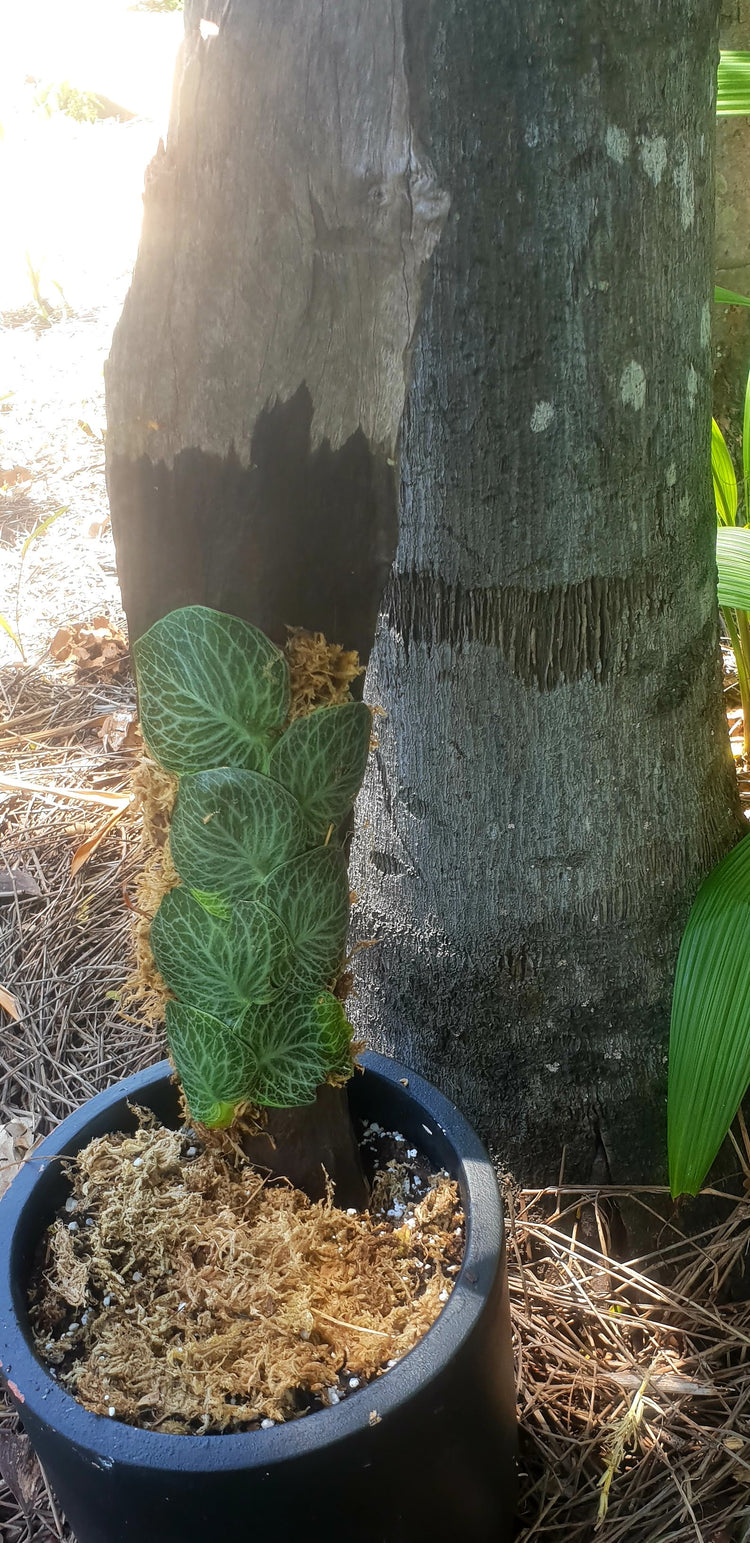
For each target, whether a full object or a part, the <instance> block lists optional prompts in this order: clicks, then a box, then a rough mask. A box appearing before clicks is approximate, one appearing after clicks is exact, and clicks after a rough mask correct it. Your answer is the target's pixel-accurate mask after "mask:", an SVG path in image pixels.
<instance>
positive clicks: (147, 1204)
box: [32, 1115, 463, 1433]
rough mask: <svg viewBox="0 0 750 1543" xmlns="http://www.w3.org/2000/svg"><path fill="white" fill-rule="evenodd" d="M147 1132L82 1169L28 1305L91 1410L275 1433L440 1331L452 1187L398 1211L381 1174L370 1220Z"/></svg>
mask: <svg viewBox="0 0 750 1543" xmlns="http://www.w3.org/2000/svg"><path fill="white" fill-rule="evenodd" d="M142 1120H143V1123H142V1124H141V1126H140V1128H139V1129H138V1131H137V1132H136V1133H135V1135H131V1136H124V1135H119V1134H118V1135H114V1136H108V1137H104V1138H101V1139H100V1140H96V1141H93V1142H91V1144H90V1145H89V1146H88V1147H87V1148H86V1149H85V1151H84V1152H83V1153H81V1154H80V1156H79V1158H78V1159H77V1164H76V1168H75V1173H74V1178H73V1193H72V1197H71V1199H69V1200H68V1202H67V1209H66V1210H65V1212H64V1213H62V1215H61V1217H60V1218H59V1219H58V1220H57V1221H56V1222H55V1223H54V1224H53V1226H52V1228H51V1229H50V1233H49V1235H48V1245H47V1253H46V1259H45V1263H44V1267H43V1275H42V1277H41V1279H40V1284H39V1286H38V1288H37V1291H36V1297H37V1300H36V1302H35V1304H34V1306H33V1307H32V1318H33V1320H34V1325H35V1333H36V1337H37V1342H38V1345H39V1349H40V1352H41V1354H42V1356H43V1357H44V1359H46V1360H47V1361H48V1362H49V1363H51V1364H52V1365H54V1366H56V1367H57V1375H58V1378H59V1381H60V1383H61V1384H62V1385H63V1386H65V1387H67V1388H68V1389H69V1390H70V1391H71V1392H72V1393H74V1394H75V1396H76V1397H77V1398H78V1399H79V1400H80V1401H81V1402H82V1403H83V1404H85V1406H86V1407H87V1408H89V1409H92V1410H94V1411H95V1412H96V1413H99V1414H107V1413H110V1414H111V1413H112V1412H113V1411H114V1413H115V1414H116V1416H117V1418H118V1419H120V1420H124V1421H126V1422H128V1423H131V1424H138V1425H143V1426H146V1427H147V1428H158V1429H159V1430H162V1431H174V1432H178V1433H179V1432H186V1433H187V1432H191V1431H201V1432H205V1431H222V1430H232V1429H233V1430H237V1429H247V1428H248V1426H250V1427H253V1426H254V1425H255V1424H256V1423H257V1422H259V1421H260V1420H262V1419H271V1420H274V1421H284V1420H288V1419H290V1418H295V1417H298V1416H299V1415H300V1414H302V1413H305V1412H307V1411H308V1410H309V1409H310V1408H311V1407H312V1408H315V1407H320V1406H321V1405H326V1404H330V1403H335V1402H337V1401H338V1398H339V1397H341V1396H345V1395H346V1393H347V1392H348V1391H349V1389H350V1379H358V1382H359V1384H364V1383H366V1382H368V1381H370V1380H371V1379H373V1378H375V1377H377V1375H378V1374H379V1373H380V1372H381V1371H382V1370H383V1369H384V1368H385V1367H386V1366H387V1365H388V1364H389V1363H392V1362H393V1361H394V1360H395V1359H398V1358H399V1357H401V1356H403V1355H404V1354H405V1353H406V1352H407V1351H408V1350H410V1349H411V1348H412V1346H413V1345H414V1344H416V1342H417V1341H418V1340H419V1339H420V1338H421V1336H422V1335H423V1334H424V1333H425V1332H426V1330H427V1329H428V1328H429V1327H430V1325H431V1324H432V1323H433V1322H434V1320H435V1318H436V1317H437V1315H438V1313H439V1312H440V1309H441V1306H442V1303H443V1301H445V1300H446V1297H447V1294H448V1293H449V1292H450V1289H451V1286H452V1284H453V1279H454V1277H455V1274H456V1272H457V1267H458V1264H459V1263H460V1259H461V1255H462V1251H463V1230H462V1223H463V1217H462V1214H461V1212H460V1209H459V1200H458V1194H457V1190H456V1186H455V1184H454V1183H453V1182H452V1181H451V1180H449V1179H448V1177H447V1176H446V1175H444V1174H443V1175H437V1176H435V1177H434V1178H433V1179H432V1180H431V1181H430V1184H429V1187H427V1186H425V1189H424V1190H423V1191H422V1193H423V1194H424V1198H423V1199H422V1200H421V1201H419V1202H417V1201H416V1200H414V1199H412V1200H411V1201H409V1200H408V1199H407V1198H406V1197H407V1196H408V1193H409V1187H408V1185H407V1186H405V1185H404V1177H405V1175H406V1173H407V1170H406V1169H405V1168H404V1169H403V1171H402V1169H401V1167H399V1166H397V1165H393V1166H392V1167H391V1168H390V1170H389V1172H388V1173H387V1174H386V1175H385V1176H384V1177H382V1178H381V1179H380V1180H379V1181H377V1183H376V1185H375V1189H374V1194H375V1200H374V1202H373V1208H372V1210H371V1211H370V1212H369V1213H363V1214H360V1213H349V1212H345V1211H342V1210H339V1209H338V1208H337V1207H336V1206H335V1205H333V1203H332V1201H331V1200H330V1198H329V1200H328V1201H327V1202H326V1203H319V1204H314V1203H312V1202H311V1201H309V1200H308V1199H307V1198H306V1196H305V1195H303V1194H301V1193H300V1191H299V1190H294V1189H292V1188H290V1187H289V1186H287V1185H284V1184H283V1183H282V1184H277V1185H271V1184H267V1183H266V1182H265V1180H264V1177H263V1175H262V1174H261V1173H259V1172H258V1170H257V1169H255V1168H253V1167H251V1166H250V1165H249V1164H248V1163H247V1161H246V1160H243V1158H242V1155H241V1154H240V1153H239V1151H238V1149H237V1146H236V1144H234V1143H232V1142H231V1141H227V1142H222V1140H221V1139H220V1138H218V1137H217V1136H216V1134H215V1135H214V1139H213V1140H212V1142H211V1144H210V1145H207V1146H205V1147H204V1146H202V1145H199V1144H198V1141H197V1139H196V1138H195V1136H194V1133H193V1132H190V1133H186V1132H185V1131H184V1130H183V1131H173V1130H167V1129H165V1128H164V1127H162V1126H161V1125H159V1124H158V1122H157V1121H156V1120H155V1119H154V1117H153V1116H149V1115H142ZM378 1185H379V1186H380V1189H379V1191H378ZM399 1195H400V1196H401V1203H400V1204H399V1205H398V1206H396V1207H395V1210H396V1212H397V1217H396V1219H395V1220H394V1219H392V1218H391V1217H389V1216H388V1215H387V1214H386V1208H390V1207H391V1206H392V1205H393V1200H394V1197H396V1196H399ZM404 1203H405V1208H404ZM71 1229H72V1230H71ZM71 1319H72V1322H71Z"/></svg>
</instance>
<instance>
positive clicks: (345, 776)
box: [268, 702, 372, 836]
mask: <svg viewBox="0 0 750 1543" xmlns="http://www.w3.org/2000/svg"><path fill="white" fill-rule="evenodd" d="M371 732H372V717H371V714H370V709H369V707H366V706H365V704H364V702H343V703H342V704H341V705H340V706H339V707H319V708H317V709H316V711H315V712H313V713H310V714H309V716H308V717H307V718H297V719H296V720H295V722H294V723H292V724H290V726H289V728H288V729H287V731H286V733H285V734H284V735H282V737H281V739H280V740H278V742H277V744H276V745H275V746H274V749H273V751H272V753H271V759H270V761H269V765H268V770H269V773H270V775H271V776H272V777H276V778H277V779H278V781H279V782H282V783H283V784H284V787H285V788H289V790H290V791H291V792H292V793H293V794H294V796H295V798H296V799H297V802H298V803H299V804H300V805H301V807H302V808H303V809H304V811H305V814H306V815H307V817H308V819H309V820H310V822H311V824H312V825H313V826H314V828H315V830H316V831H317V832H318V833H319V834H320V835H321V836H324V835H325V833H326V831H327V830H328V827H329V826H330V825H338V824H339V823H340V822H341V820H343V818H344V816H345V815H347V814H348V813H349V810H350V809H351V807H352V805H353V803H354V800H355V798H356V796H357V793H358V792H359V788H360V784H361V782H362V778H363V776H364V774H365V764H366V762H367V752H368V750H369V748H370V735H371Z"/></svg>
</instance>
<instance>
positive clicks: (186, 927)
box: [151, 885, 291, 1024]
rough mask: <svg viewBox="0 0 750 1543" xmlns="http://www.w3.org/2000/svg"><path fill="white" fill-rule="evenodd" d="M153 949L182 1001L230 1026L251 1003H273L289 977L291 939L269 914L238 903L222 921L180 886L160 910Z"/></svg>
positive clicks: (153, 927) (250, 904)
mask: <svg viewBox="0 0 750 1543" xmlns="http://www.w3.org/2000/svg"><path fill="white" fill-rule="evenodd" d="M151 948H152V951H153V955H154V958H155V960H156V963H157V966H158V968H159V970H160V971H161V974H162V975H163V977H164V979H165V981H166V983H167V985H168V986H169V988H170V991H173V992H174V994H175V996H176V997H179V999H180V1001H181V1002H185V1003H187V1004H188V1006H190V1007H199V1008H201V1009H202V1011H204V1012H207V1013H211V1014H212V1015H213V1016H214V1017H215V1018H220V1019H222V1020H223V1022H225V1023H230V1024H231V1023H233V1022H234V1021H235V1020H236V1019H237V1018H239V1017H240V1016H241V1014H242V1013H243V1012H244V1010H245V1008H246V1007H247V1005H248V1003H249V1002H270V1001H272V1000H273V998H274V997H275V996H276V994H277V992H278V990H279V987H280V985H281V984H282V983H283V981H284V979H285V978H287V977H288V975H289V969H290V954H291V940H290V938H289V935H288V933H287V932H286V930H285V928H284V926H283V925H282V923H281V922H280V921H279V919H278V917H276V916H275V915H274V914H273V912H272V911H269V910H268V909H267V908H266V907H265V906H263V905H256V904H254V903H253V902H252V901H250V902H248V903H245V904H240V903H237V904H235V905H233V906H232V908H231V911H230V913H229V916H228V918H227V919H226V920H223V919H222V918H221V917H218V916H216V915H212V914H210V913H208V912H206V911H205V910H204V908H203V906H202V905H201V904H200V902H199V901H198V900H196V899H195V898H194V896H193V895H191V893H190V891H189V890H187V889H185V888H184V887H183V886H182V885H180V886H179V887H178V888H177V889H171V890H170V891H169V893H168V894H167V895H165V896H164V899H163V900H162V902H161V905H160V906H159V909H158V911H157V913H156V915H155V917H154V919H153V921H152V923H151Z"/></svg>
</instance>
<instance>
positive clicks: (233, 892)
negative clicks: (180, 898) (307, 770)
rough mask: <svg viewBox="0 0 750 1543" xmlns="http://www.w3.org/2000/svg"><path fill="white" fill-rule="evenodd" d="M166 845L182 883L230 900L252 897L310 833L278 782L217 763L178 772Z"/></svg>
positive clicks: (307, 842)
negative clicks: (212, 767) (191, 772)
mask: <svg viewBox="0 0 750 1543" xmlns="http://www.w3.org/2000/svg"><path fill="white" fill-rule="evenodd" d="M169 844H170V848H171V852H172V858H173V861H174V865H175V868H176V869H177V872H178V873H179V875H180V878H181V879H182V881H183V883H184V884H186V885H187V886H188V888H190V889H195V890H201V891H207V892H208V893H209V894H211V895H212V896H213V897H215V895H216V893H217V892H218V894H219V895H225V896H227V897H229V898H231V900H232V901H236V900H243V899H244V900H246V899H250V898H252V895H253V892H254V890H255V889H256V887H257V885H258V884H260V883H262V882H263V880H264V879H266V878H267V877H268V875H269V873H270V872H271V870H272V869H273V868H276V867H278V866H279V864H280V863H284V862H288V861H289V859H290V858H291V857H295V856H297V855H298V854H299V853H301V852H304V851H307V850H309V849H310V848H311V847H312V846H313V845H314V844H315V837H314V835H313V833H312V831H311V829H310V826H309V825H308V823H307V821H306V819H305V817H304V815H303V813H302V810H301V809H300V806H299V804H298V803H297V801H296V799H295V798H293V796H292V794H291V793H290V792H288V790H287V789H286V788H283V787H282V786H281V784H280V783H279V782H275V781H274V780H273V778H271V777H264V776H263V774H262V773H261V772H252V771H235V770H234V769H229V768H225V767H222V768H219V769H218V770H216V771H206V772H199V773H198V774H197V775H196V776H194V777H183V778H182V780H181V782H180V791H179V793H178V795H177V802H176V804H175V807H174V813H173V815H172V825H171V829H170V837H169Z"/></svg>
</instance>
